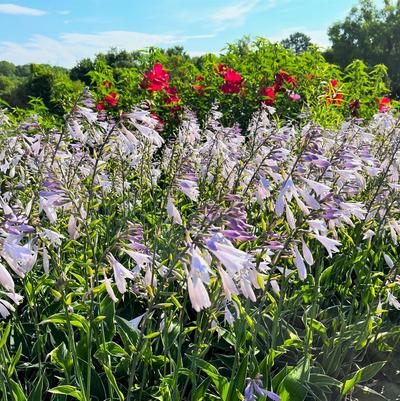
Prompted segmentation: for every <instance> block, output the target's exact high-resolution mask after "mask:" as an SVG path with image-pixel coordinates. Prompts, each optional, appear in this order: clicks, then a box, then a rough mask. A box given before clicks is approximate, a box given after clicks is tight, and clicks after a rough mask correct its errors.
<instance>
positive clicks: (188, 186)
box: [176, 179, 199, 202]
mask: <svg viewBox="0 0 400 401" xmlns="http://www.w3.org/2000/svg"><path fill="white" fill-rule="evenodd" d="M176 181H177V184H178V187H179V189H180V190H181V191H182V192H183V193H184V194H185V195H186V196H187V197H188V198H189V199H190V200H192V201H193V202H196V201H197V199H198V198H199V189H198V186H197V183H196V182H195V181H191V180H185V179H178V180H176Z"/></svg>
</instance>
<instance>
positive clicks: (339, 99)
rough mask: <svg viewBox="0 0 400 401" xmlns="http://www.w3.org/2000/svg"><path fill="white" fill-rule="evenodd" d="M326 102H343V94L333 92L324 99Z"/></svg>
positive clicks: (338, 103)
mask: <svg viewBox="0 0 400 401" xmlns="http://www.w3.org/2000/svg"><path fill="white" fill-rule="evenodd" d="M326 101H327V103H328V104H337V105H340V104H342V103H343V95H342V94H341V93H334V94H333V95H332V97H328V98H327V99H326Z"/></svg>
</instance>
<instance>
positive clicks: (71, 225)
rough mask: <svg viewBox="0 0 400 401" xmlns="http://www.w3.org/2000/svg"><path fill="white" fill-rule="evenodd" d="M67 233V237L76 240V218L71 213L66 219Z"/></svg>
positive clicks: (77, 234)
mask: <svg viewBox="0 0 400 401" xmlns="http://www.w3.org/2000/svg"><path fill="white" fill-rule="evenodd" d="M68 234H69V237H70V238H71V239H72V240H77V239H78V238H79V235H80V234H79V231H78V225H77V222H76V218H75V216H74V215H73V214H71V216H69V220H68Z"/></svg>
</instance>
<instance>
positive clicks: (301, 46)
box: [281, 32, 312, 54]
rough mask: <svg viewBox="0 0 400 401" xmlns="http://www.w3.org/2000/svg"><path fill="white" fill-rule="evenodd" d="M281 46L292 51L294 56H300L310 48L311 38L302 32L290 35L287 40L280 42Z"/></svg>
mask: <svg viewBox="0 0 400 401" xmlns="http://www.w3.org/2000/svg"><path fill="white" fill-rule="evenodd" d="M281 45H282V46H283V47H284V48H286V49H289V50H293V51H294V53H295V54H300V53H303V52H305V51H307V50H308V49H309V47H310V46H312V43H311V38H310V37H309V36H307V35H306V34H304V33H302V32H295V33H292V34H291V35H290V36H289V37H288V38H286V39H283V40H282V41H281Z"/></svg>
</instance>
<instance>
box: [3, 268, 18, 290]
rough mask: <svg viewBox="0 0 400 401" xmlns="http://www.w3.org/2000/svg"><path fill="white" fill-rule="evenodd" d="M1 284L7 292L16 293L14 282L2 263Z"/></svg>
mask: <svg viewBox="0 0 400 401" xmlns="http://www.w3.org/2000/svg"><path fill="white" fill-rule="evenodd" d="M0 284H1V285H2V286H3V288H4V289H5V290H6V291H10V292H15V285H14V280H13V278H12V277H11V274H10V273H9V272H8V271H7V269H6V268H5V266H4V265H3V264H2V263H0Z"/></svg>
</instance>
